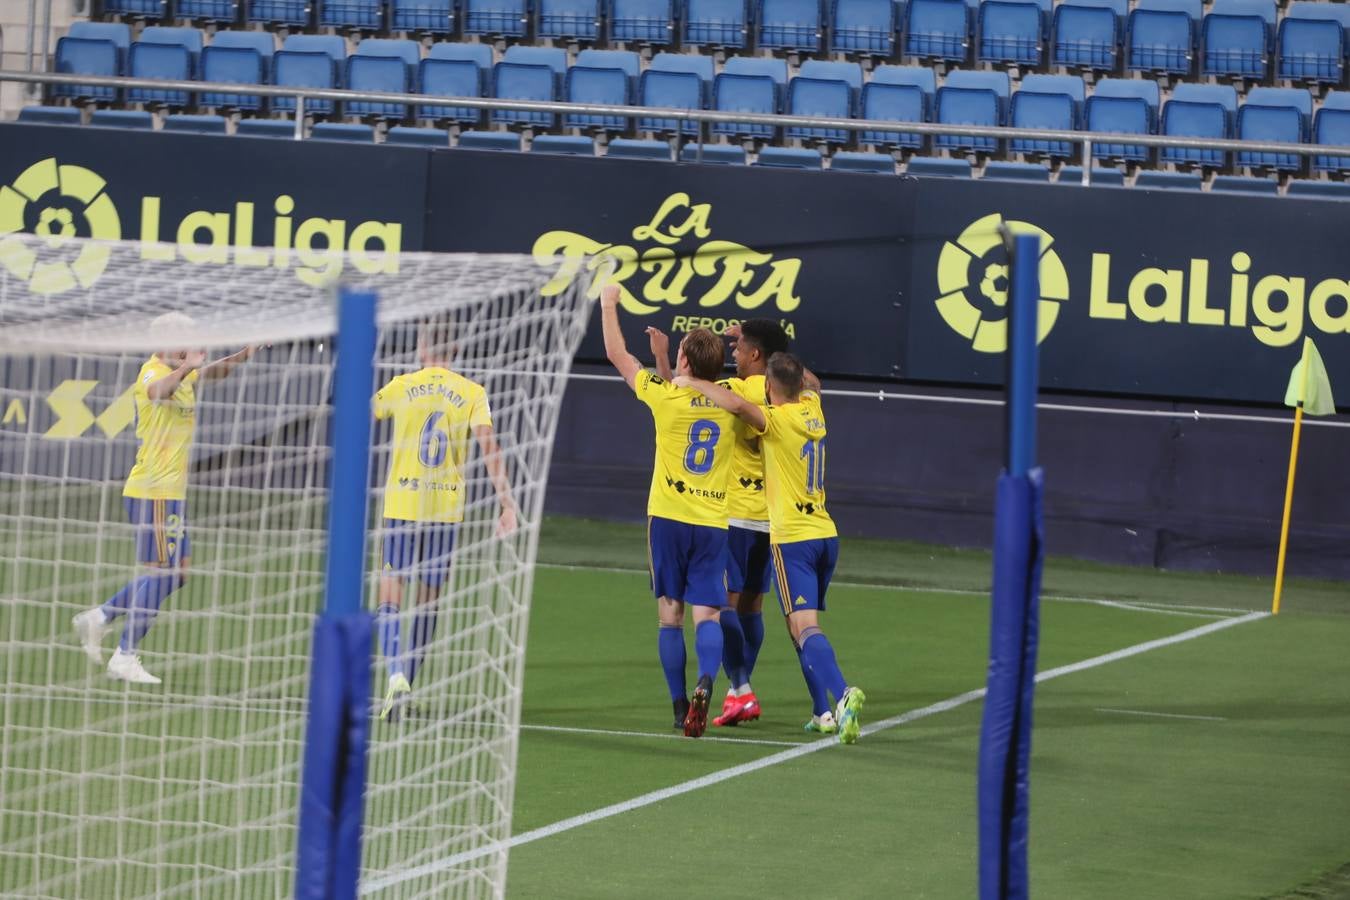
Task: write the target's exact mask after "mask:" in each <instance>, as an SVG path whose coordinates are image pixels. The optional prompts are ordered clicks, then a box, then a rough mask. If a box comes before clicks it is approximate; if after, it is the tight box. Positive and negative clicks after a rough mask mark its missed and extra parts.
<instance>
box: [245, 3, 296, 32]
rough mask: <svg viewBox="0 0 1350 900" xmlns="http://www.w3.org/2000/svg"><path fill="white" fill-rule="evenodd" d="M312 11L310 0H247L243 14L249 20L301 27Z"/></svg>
mask: <svg viewBox="0 0 1350 900" xmlns="http://www.w3.org/2000/svg"><path fill="white" fill-rule="evenodd" d="M312 11H313V7H312V6H311V4H310V0H249V2H248V5H247V7H246V12H245V14H244V16H245V18H246V19H247V20H248V21H250V22H262V23H263V24H266V25H288V26H292V25H293V26H299V27H301V28H303V27H305V26H307V25H308V24H309V17H310V13H311V12H312Z"/></svg>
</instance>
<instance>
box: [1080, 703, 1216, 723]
mask: <svg viewBox="0 0 1350 900" xmlns="http://www.w3.org/2000/svg"><path fill="white" fill-rule="evenodd" d="M1097 712H1099V713H1115V714H1117V715H1121V716H1149V717H1155V716H1156V717H1157V718H1159V719H1200V720H1201V721H1204V722H1227V721H1228V719H1227V718H1225V717H1224V716H1185V715H1182V714H1181V713H1160V712H1149V711H1148V710H1144V709H1110V708H1109V707H1105V706H1099V707H1097Z"/></svg>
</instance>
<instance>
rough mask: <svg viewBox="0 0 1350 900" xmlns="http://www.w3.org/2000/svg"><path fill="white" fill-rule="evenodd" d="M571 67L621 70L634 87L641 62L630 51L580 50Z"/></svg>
mask: <svg viewBox="0 0 1350 900" xmlns="http://www.w3.org/2000/svg"><path fill="white" fill-rule="evenodd" d="M573 65H578V66H586V67H587V68H591V69H623V71H624V73H625V74H626V75H627V76H628V79H629V81H631V82H632V83H633V85H634V86H636V85H637V80H638V76H639V75H641V74H642V60H641V58H640V57H639V56H638V55H637V53H635V52H634V51H632V50H595V49H587V50H582V51H581V52H580V53H578V54H577V61H576V62H575V63H574V64H573Z"/></svg>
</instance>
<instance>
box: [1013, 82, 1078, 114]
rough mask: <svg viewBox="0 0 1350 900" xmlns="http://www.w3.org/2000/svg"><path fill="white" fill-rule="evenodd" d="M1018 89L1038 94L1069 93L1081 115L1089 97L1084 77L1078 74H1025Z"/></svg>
mask: <svg viewBox="0 0 1350 900" xmlns="http://www.w3.org/2000/svg"><path fill="white" fill-rule="evenodd" d="M1018 89H1019V90H1023V91H1033V92H1035V93H1038V94H1067V95H1068V96H1069V97H1070V98H1071V99H1072V100H1073V102H1074V109H1075V112H1076V113H1078V114H1079V115H1081V114H1082V111H1083V102H1084V100H1085V99H1086V97H1087V88H1086V87H1084V85H1083V79H1082V78H1080V77H1079V76H1077V75H1023V76H1022V83H1021V85H1020V86H1019V88H1018Z"/></svg>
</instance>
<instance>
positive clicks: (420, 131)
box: [384, 125, 450, 148]
mask: <svg viewBox="0 0 1350 900" xmlns="http://www.w3.org/2000/svg"><path fill="white" fill-rule="evenodd" d="M384 142H385V143H386V144H396V145H400V146H404V147H437V148H439V147H449V146H450V132H448V131H446V130H445V129H444V128H409V127H408V126H406V125H395V126H394V127H393V128H390V129H389V131H387V132H386V133H385V135H384Z"/></svg>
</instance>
